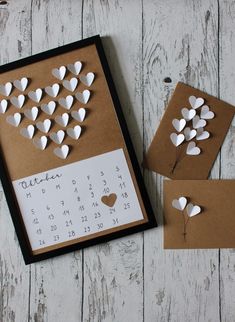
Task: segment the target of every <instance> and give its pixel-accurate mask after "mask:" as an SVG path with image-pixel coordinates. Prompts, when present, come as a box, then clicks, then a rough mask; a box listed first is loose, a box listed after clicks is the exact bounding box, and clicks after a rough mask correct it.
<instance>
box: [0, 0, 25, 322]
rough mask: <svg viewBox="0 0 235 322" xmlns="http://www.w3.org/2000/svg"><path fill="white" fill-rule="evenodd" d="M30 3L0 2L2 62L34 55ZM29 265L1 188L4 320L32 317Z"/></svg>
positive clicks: (0, 311) (0, 305)
mask: <svg viewBox="0 0 235 322" xmlns="http://www.w3.org/2000/svg"><path fill="white" fill-rule="evenodd" d="M30 27H31V22H30V6H29V5H28V1H27V0H19V1H17V2H14V3H13V2H8V3H7V4H6V5H0V40H1V46H0V63H1V64H4V63H8V62H10V61H14V60H16V59H19V58H21V57H23V56H27V55H29V54H30V50H31V38H30ZM28 294H29V267H26V266H25V264H24V260H23V257H22V254H21V250H20V248H19V244H18V240H17V237H16V234H15V230H14V227H13V224H12V221H11V217H10V213H9V210H8V207H7V204H6V199H5V196H4V194H3V191H2V186H1V187H0V321H4V322H8V321H9V322H14V321H27V320H28Z"/></svg>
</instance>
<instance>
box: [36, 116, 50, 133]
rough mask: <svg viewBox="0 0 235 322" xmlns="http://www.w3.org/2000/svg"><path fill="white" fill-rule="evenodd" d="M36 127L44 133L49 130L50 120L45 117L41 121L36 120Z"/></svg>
mask: <svg viewBox="0 0 235 322" xmlns="http://www.w3.org/2000/svg"><path fill="white" fill-rule="evenodd" d="M36 127H37V128H38V129H39V130H40V131H41V132H44V133H48V131H49V130H50V127H51V120H49V119H46V120H44V121H43V122H37V123H36Z"/></svg>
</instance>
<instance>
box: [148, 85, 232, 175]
mask: <svg viewBox="0 0 235 322" xmlns="http://www.w3.org/2000/svg"><path fill="white" fill-rule="evenodd" d="M234 112H235V108H234V107H233V106H231V105H229V104H227V103H225V102H223V101H221V100H219V99H217V98H215V97H213V96H211V95H208V94H206V93H204V92H202V91H200V90H198V89H195V88H193V87H190V86H188V85H185V84H183V83H178V84H177V86H176V89H175V91H174V94H173V96H172V98H171V100H170V102H169V104H168V107H167V109H166V111H165V113H164V115H163V118H162V120H161V123H160V125H159V128H158V130H157V132H156V134H155V136H154V138H153V141H152V143H151V145H150V147H149V150H148V151H147V154H146V156H145V159H144V163H143V165H144V166H145V167H146V168H148V169H150V170H153V171H155V172H157V173H160V174H162V175H164V176H166V177H169V178H172V179H206V178H207V177H208V175H209V172H210V170H211V168H212V165H213V163H214V161H215V159H216V156H217V154H218V152H219V149H220V148H221V145H222V143H223V141H224V138H225V136H226V133H227V131H228V128H229V126H230V124H231V121H232V119H233V116H234Z"/></svg>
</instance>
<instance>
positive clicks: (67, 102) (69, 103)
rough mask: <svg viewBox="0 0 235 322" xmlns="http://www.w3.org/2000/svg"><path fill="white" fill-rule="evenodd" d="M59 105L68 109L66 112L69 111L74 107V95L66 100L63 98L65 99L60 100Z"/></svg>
mask: <svg viewBox="0 0 235 322" xmlns="http://www.w3.org/2000/svg"><path fill="white" fill-rule="evenodd" d="M59 104H60V105H61V106H62V107H64V108H66V110H69V109H70V108H71V107H72V105H73V96H72V95H68V96H66V97H65V98H63V97H62V98H60V99H59Z"/></svg>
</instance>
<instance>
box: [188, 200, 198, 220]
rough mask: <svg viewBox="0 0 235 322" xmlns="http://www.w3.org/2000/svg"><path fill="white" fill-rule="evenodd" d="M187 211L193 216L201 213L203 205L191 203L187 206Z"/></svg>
mask: <svg viewBox="0 0 235 322" xmlns="http://www.w3.org/2000/svg"><path fill="white" fill-rule="evenodd" d="M186 211H187V214H188V216H189V217H193V216H196V215H198V214H200V212H201V207H199V206H196V205H193V204H192V203H189V204H188V205H187V207H186Z"/></svg>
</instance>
